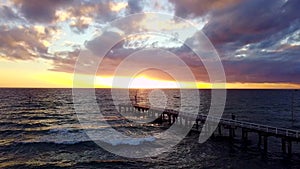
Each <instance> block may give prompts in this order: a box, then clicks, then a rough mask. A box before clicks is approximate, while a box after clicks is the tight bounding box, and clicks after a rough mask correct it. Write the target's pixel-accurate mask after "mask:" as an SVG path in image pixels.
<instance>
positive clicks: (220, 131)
mask: <svg viewBox="0 0 300 169" xmlns="http://www.w3.org/2000/svg"><path fill="white" fill-rule="evenodd" d="M218 132H219V136H222V126H221V125H219V127H218Z"/></svg>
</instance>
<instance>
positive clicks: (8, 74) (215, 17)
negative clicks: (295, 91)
mask: <svg viewBox="0 0 300 169" xmlns="http://www.w3.org/2000/svg"><path fill="white" fill-rule="evenodd" d="M299 9H300V1H299V0H213V1H212V0H198V1H196V0H124V1H123V0H122V1H121V0H112V1H106V0H81V1H79V0H43V1H41V0H10V1H8V0H0V79H1V80H0V87H54V88H56V87H73V86H74V71H75V72H76V75H77V76H78V77H79V79H82V80H81V81H79V82H76V86H77V87H90V84H89V83H90V82H87V81H86V80H85V79H93V81H92V83H93V86H94V87H103V88H110V87H118V88H119V87H121V88H127V87H131V88H178V87H183V88H194V87H197V88H213V87H214V85H213V84H212V82H211V76H210V74H209V70H208V69H206V68H207V67H206V66H205V64H204V63H203V62H202V60H201V58H209V56H210V54H209V53H203V54H202V55H201V56H197V55H196V53H195V52H194V51H193V50H191V48H189V46H187V45H186V44H189V43H193V41H194V40H195V37H197V36H198V35H199V34H201V35H205V37H206V38H207V42H205V44H210V45H211V46H213V47H214V50H215V51H214V52H215V53H214V54H217V55H218V57H219V58H220V61H221V63H222V66H223V67H222V69H224V73H225V77H226V88H300V17H299V16H300V15H299ZM153 12H157V13H160V14H157V15H156V14H153ZM161 15H168V16H170V17H166V18H164V17H161ZM128 16H135V17H128ZM116 22H118V23H119V24H114V23H116ZM191 25H192V26H191ZM117 39H121V40H120V41H118V42H115V41H116V40H117ZM108 44H113V45H112V46H109V45H108ZM201 44H202V43H201ZM201 44H200V45H199V46H201ZM201 48H202V49H206V48H209V47H207V46H205V45H203V44H202V46H201ZM104 51H107V53H106V54H105V55H103V52H104ZM206 55H207V56H206ZM79 58H82V59H79ZM199 58H200V59H199ZM151 64H152V65H151ZM93 66H94V67H95V66H96V68H97V69H95V70H92V69H91V67H92V68H93ZM76 67H77V68H76ZM143 68H149V69H143ZM93 71H94V72H93ZM188 74H191V75H193V78H192V76H189V75H188Z"/></svg>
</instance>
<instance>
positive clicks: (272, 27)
mask: <svg viewBox="0 0 300 169" xmlns="http://www.w3.org/2000/svg"><path fill="white" fill-rule="evenodd" d="M299 7H300V1H298V0H290V1H288V2H286V3H285V2H284V1H282V0H272V1H262V0H247V1H244V2H242V3H240V4H239V5H237V6H235V7H234V8H229V9H228V10H223V11H218V12H215V13H213V14H212V16H211V19H210V21H209V22H208V24H207V25H206V26H205V27H204V28H203V31H204V32H205V33H206V35H207V36H208V37H209V39H210V40H211V41H212V42H213V44H215V45H219V44H224V43H232V42H234V43H238V44H240V45H243V44H248V43H255V42H259V41H260V40H262V39H265V38H267V37H269V36H271V35H272V34H274V33H277V32H279V31H281V30H283V29H285V28H287V27H289V26H290V25H291V24H292V23H293V22H294V21H295V20H297V19H299V11H298V10H299Z"/></svg>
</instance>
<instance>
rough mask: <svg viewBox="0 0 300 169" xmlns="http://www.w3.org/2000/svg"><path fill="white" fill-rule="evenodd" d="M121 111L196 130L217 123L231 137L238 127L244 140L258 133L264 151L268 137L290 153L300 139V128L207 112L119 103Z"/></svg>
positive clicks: (259, 142)
mask: <svg viewBox="0 0 300 169" xmlns="http://www.w3.org/2000/svg"><path fill="white" fill-rule="evenodd" d="M119 111H120V112H121V111H125V112H128V111H134V112H141V113H144V114H149V115H150V116H152V117H153V116H155V117H157V119H159V120H160V121H161V122H168V123H169V125H172V124H173V123H175V122H178V123H180V124H181V125H194V128H193V129H194V130H196V131H199V125H203V124H204V123H205V122H206V125H207V124H213V123H214V124H215V123H217V125H218V127H217V130H218V133H219V135H222V130H224V129H227V130H229V136H230V138H233V137H235V132H236V130H237V129H241V131H242V139H243V140H247V137H248V133H249V132H253V133H257V135H258V140H259V141H258V145H259V146H260V145H261V144H262V141H263V149H264V152H267V151H268V137H275V138H279V139H281V143H282V151H283V153H288V155H291V154H292V142H297V143H298V142H299V141H300V136H299V133H300V131H298V130H292V129H286V128H279V127H273V126H268V125H263V124H256V123H250V122H245V121H239V120H235V119H228V118H223V117H222V118H217V117H214V116H208V115H206V114H198V115H195V114H191V113H186V112H178V111H175V110H172V109H160V108H152V107H151V108H150V107H148V106H146V105H138V104H136V105H119ZM179 114H180V115H179ZM183 122H184V123H183ZM208 128H209V126H208Z"/></svg>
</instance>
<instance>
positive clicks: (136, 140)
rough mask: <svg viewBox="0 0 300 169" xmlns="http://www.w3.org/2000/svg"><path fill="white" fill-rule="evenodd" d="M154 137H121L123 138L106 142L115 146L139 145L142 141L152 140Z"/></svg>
mask: <svg viewBox="0 0 300 169" xmlns="http://www.w3.org/2000/svg"><path fill="white" fill-rule="evenodd" d="M153 141H155V137H145V138H123V139H112V140H106V142H107V143H109V144H111V145H113V146H117V145H124V144H126V145H140V144H142V143H144V142H153Z"/></svg>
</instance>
